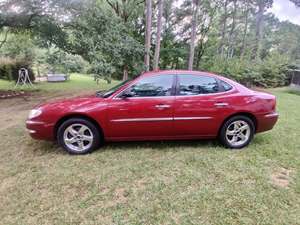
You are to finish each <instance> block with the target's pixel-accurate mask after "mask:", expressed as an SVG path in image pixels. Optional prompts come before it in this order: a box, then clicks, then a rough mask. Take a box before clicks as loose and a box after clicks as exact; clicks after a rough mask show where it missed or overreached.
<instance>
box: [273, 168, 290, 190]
mask: <svg viewBox="0 0 300 225" xmlns="http://www.w3.org/2000/svg"><path fill="white" fill-rule="evenodd" d="M291 173H292V170H289V169H286V168H280V169H279V170H278V171H276V172H274V173H272V175H271V182H272V184H273V185H275V186H278V187H281V188H288V186H289V183H290V181H291Z"/></svg>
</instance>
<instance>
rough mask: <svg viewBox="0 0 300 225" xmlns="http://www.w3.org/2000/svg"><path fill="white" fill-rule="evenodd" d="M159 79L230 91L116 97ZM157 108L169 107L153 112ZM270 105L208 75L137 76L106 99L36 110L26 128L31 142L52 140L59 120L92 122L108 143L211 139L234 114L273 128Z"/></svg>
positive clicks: (259, 128)
mask: <svg viewBox="0 0 300 225" xmlns="http://www.w3.org/2000/svg"><path fill="white" fill-rule="evenodd" d="M163 74H168V75H170V74H173V75H177V74H193V75H205V76H211V77H214V78H217V79H219V80H222V81H225V82H227V83H228V84H230V85H231V86H232V87H233V88H232V89H231V90H229V91H224V92H219V93H214V94H203V95H195V96H165V97H137V98H125V99H124V98H119V97H118V96H119V94H120V93H121V92H122V91H124V90H125V89H127V88H128V87H129V86H131V85H132V84H134V83H136V82H137V81H138V80H140V79H143V78H144V77H147V76H160V75H163ZM224 103H225V104H224ZM157 105H163V106H165V105H167V106H168V107H167V108H164V107H162V108H157V107H156V106H157ZM275 105H276V99H275V96H273V95H271V94H267V93H262V92H257V91H252V90H250V89H248V88H246V87H244V86H242V85H240V84H238V83H236V82H234V81H232V80H229V79H227V78H224V77H221V76H218V75H215V74H212V73H208V72H198V71H180V70H176V71H174V70H171V71H158V72H148V73H144V74H142V75H141V76H139V77H138V78H136V79H135V80H133V81H131V82H129V83H127V84H126V85H125V86H123V87H121V88H120V89H119V90H117V91H116V92H115V93H114V94H113V95H111V96H110V97H108V98H100V97H96V96H87V97H78V98H73V99H68V100H61V101H55V102H51V103H45V104H42V105H39V106H37V107H36V108H39V109H41V110H42V114H41V115H40V116H38V117H36V118H33V119H30V120H27V122H26V127H27V129H28V130H29V132H30V135H31V136H32V137H33V138H36V139H45V140H54V139H55V138H56V129H57V126H58V125H59V124H60V122H61V121H63V120H64V119H65V118H70V117H73V116H82V117H86V118H89V119H91V120H92V121H93V122H95V123H97V125H98V126H99V127H100V128H101V129H102V132H103V135H104V138H105V140H107V141H124V140H169V139H194V138H213V137H216V136H217V135H218V132H219V129H220V127H221V126H222V124H223V122H224V121H225V120H226V119H228V118H229V117H231V116H233V115H236V114H245V115H248V116H250V117H251V119H253V120H254V123H255V125H256V132H263V131H267V130H270V129H272V128H273V126H274V125H275V123H276V121H277V119H278V114H277V113H276V109H275Z"/></svg>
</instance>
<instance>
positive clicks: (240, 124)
mask: <svg viewBox="0 0 300 225" xmlns="http://www.w3.org/2000/svg"><path fill="white" fill-rule="evenodd" d="M254 132H255V126H254V123H253V121H252V120H251V119H250V118H249V117H247V116H242V115H241V116H234V117H232V118H230V119H229V120H227V121H226V122H225V123H224V124H223V126H222V128H221V131H220V136H219V138H220V141H221V142H222V144H223V145H225V146H226V147H228V148H232V149H240V148H243V147H245V146H247V145H248V144H249V143H250V142H251V140H252V139H253V136H254Z"/></svg>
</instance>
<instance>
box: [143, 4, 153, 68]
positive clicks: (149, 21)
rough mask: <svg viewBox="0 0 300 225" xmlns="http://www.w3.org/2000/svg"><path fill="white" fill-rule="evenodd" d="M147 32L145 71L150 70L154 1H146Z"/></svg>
mask: <svg viewBox="0 0 300 225" xmlns="http://www.w3.org/2000/svg"><path fill="white" fill-rule="evenodd" d="M145 15H146V26H145V27H146V32H145V57H144V63H145V69H146V71H149V69H150V44H151V27H152V0H146V9H145Z"/></svg>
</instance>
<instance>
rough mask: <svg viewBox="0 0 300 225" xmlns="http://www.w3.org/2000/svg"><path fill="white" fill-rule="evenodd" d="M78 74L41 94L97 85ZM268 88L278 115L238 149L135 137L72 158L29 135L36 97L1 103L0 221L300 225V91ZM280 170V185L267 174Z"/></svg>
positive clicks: (48, 87)
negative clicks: (28, 120)
mask: <svg viewBox="0 0 300 225" xmlns="http://www.w3.org/2000/svg"><path fill="white" fill-rule="evenodd" d="M74 79H75V80H72V81H71V82H72V84H73V85H71V82H70V84H69V83H60V84H54V85H51V86H50V84H45V86H41V90H47V92H45V93H44V92H43V91H41V92H40V93H44V94H43V95H42V98H43V99H49V98H52V96H53V95H54V93H55V92H56V91H57V90H58V89H61V88H62V89H64V90H65V92H63V93H64V95H68V93H72V92H74V91H75V90H76V94H80V93H81V92H82V91H86V89H89V90H91V91H92V89H98V88H97V87H98V86H95V84H93V83H92V82H91V81H82V79H80V80H76V78H75V77H74ZM271 92H273V93H274V94H275V95H276V96H277V98H278V111H279V113H280V119H279V121H278V123H277V125H276V126H275V128H274V129H273V130H272V131H270V132H267V133H263V134H258V135H256V137H255V139H254V141H253V143H252V144H251V145H250V146H249V147H247V148H246V149H244V150H243V151H230V150H228V149H224V148H223V147H222V146H220V145H219V144H218V142H217V141H178V142H132V143H114V144H106V145H105V146H104V147H103V148H102V149H99V150H98V151H95V152H94V153H92V154H89V155H85V156H70V155H68V154H66V153H65V152H64V151H63V150H62V149H61V148H59V147H58V146H57V145H56V144H54V143H51V142H50V143H49V142H43V141H35V140H32V139H31V138H30V137H28V134H27V132H26V130H25V128H24V120H25V118H26V116H27V113H28V110H29V109H30V108H31V107H32V106H33V105H34V104H36V103H38V102H39V101H40V98H41V97H40V96H33V97H31V98H29V99H27V101H25V102H24V100H22V99H11V100H4V101H2V102H1V101H0V106H1V107H0V124H1V125H2V126H1V127H0V136H1V139H0V140H1V145H0V180H1V182H0V224H5V225H6V224H51V225H53V224H130V225H132V224H143V225H144V224H197V225H198V224H263V225H266V224H276V225H277V224H280V225H283V224H300V171H299V169H300V151H299V150H300V96H299V95H295V94H291V93H288V92H287V91H286V89H273V90H271ZM283 168H284V169H283ZM280 171H290V173H289V174H279V180H283V181H285V182H288V185H287V186H285V187H280V186H278V185H277V183H276V182H275V181H276V180H275V181H274V180H272V177H274V176H276V174H278V172H280Z"/></svg>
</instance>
